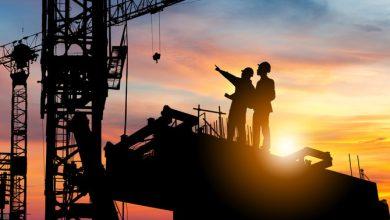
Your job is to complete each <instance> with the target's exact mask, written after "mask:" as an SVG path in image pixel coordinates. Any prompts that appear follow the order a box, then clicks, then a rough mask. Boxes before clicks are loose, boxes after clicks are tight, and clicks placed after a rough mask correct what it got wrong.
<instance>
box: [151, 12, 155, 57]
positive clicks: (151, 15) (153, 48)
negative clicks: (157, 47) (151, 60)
mask: <svg viewBox="0 0 390 220" xmlns="http://www.w3.org/2000/svg"><path fill="white" fill-rule="evenodd" d="M150 32H151V34H152V54H153V53H154V33H153V14H150Z"/></svg>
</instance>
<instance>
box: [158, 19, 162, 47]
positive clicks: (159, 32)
mask: <svg viewBox="0 0 390 220" xmlns="http://www.w3.org/2000/svg"><path fill="white" fill-rule="evenodd" d="M158 51H159V53H161V13H160V12H158Z"/></svg>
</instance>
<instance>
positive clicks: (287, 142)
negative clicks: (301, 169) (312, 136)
mask: <svg viewBox="0 0 390 220" xmlns="http://www.w3.org/2000/svg"><path fill="white" fill-rule="evenodd" d="M297 150H298V147H297V143H296V139H295V138H294V137H283V138H281V139H279V141H277V142H276V144H275V145H274V146H273V147H272V152H273V153H275V154H276V155H279V156H286V155H289V154H291V153H294V152H295V151H297Z"/></svg>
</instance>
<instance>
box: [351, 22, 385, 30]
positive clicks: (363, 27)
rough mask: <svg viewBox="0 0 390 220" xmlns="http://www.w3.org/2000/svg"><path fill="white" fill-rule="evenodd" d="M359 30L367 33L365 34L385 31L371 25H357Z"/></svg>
mask: <svg viewBox="0 0 390 220" xmlns="http://www.w3.org/2000/svg"><path fill="white" fill-rule="evenodd" d="M355 26H356V27H357V28H358V29H360V30H362V31H365V32H382V31H383V29H382V28H380V27H378V26H375V25H370V24H356V25H355Z"/></svg>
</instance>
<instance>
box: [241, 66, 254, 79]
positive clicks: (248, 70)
mask: <svg viewBox="0 0 390 220" xmlns="http://www.w3.org/2000/svg"><path fill="white" fill-rule="evenodd" d="M244 75H247V76H250V77H252V76H253V69H252V68H250V67H247V68H245V69H243V70H242V76H244Z"/></svg>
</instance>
